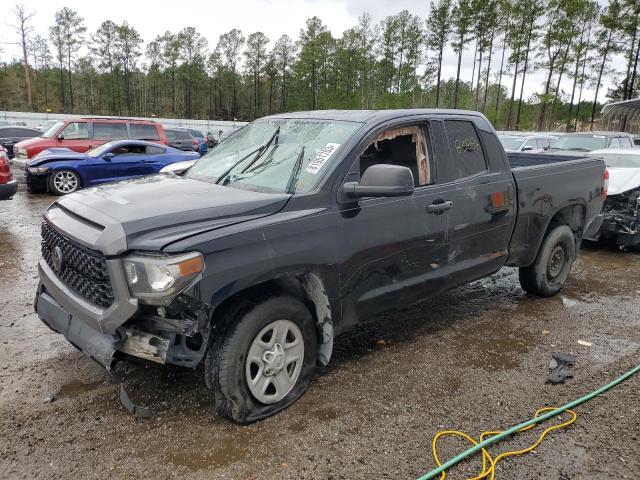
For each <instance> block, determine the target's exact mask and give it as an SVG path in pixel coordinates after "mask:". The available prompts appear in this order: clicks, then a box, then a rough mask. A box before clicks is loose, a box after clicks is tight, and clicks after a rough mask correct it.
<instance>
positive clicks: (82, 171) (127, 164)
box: [26, 140, 200, 195]
mask: <svg viewBox="0 0 640 480" xmlns="http://www.w3.org/2000/svg"><path fill="white" fill-rule="evenodd" d="M198 158H200V155H199V154H198V153H196V152H185V151H182V150H178V149H176V148H172V147H168V146H166V145H159V144H157V143H151V142H145V141H142V140H116V141H113V142H109V143H105V144H103V145H100V146H99V147H96V148H94V149H93V150H89V151H88V152H86V153H78V152H74V151H73V150H70V149H68V148H49V149H47V150H44V151H43V152H40V153H39V154H38V155H36V156H35V157H34V158H32V159H31V160H29V162H27V171H26V178H27V188H28V189H29V191H33V192H38V191H40V192H47V191H50V192H53V193H55V194H56V195H66V194H67V193H72V192H75V191H76V190H79V189H80V188H83V187H92V186H94V185H98V184H100V183H105V182H113V181H116V180H124V179H127V178H134V177H140V176H143V175H151V174H154V173H158V172H159V171H160V170H161V169H162V168H163V167H166V166H167V165H170V164H172V163H175V162H183V161H185V160H196V159H198Z"/></svg>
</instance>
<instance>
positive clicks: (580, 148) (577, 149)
mask: <svg viewBox="0 0 640 480" xmlns="http://www.w3.org/2000/svg"><path fill="white" fill-rule="evenodd" d="M567 150H571V151H572V152H590V151H591V150H589V149H588V148H582V147H571V148H567Z"/></svg>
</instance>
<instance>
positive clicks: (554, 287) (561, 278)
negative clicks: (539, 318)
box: [520, 225, 576, 297]
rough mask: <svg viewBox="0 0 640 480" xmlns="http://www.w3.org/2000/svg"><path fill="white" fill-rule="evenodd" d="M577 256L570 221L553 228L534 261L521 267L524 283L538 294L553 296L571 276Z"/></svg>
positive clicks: (528, 288) (529, 291) (523, 284)
mask: <svg viewBox="0 0 640 480" xmlns="http://www.w3.org/2000/svg"><path fill="white" fill-rule="evenodd" d="M575 259H576V240H575V237H574V236H573V232H572V231H571V229H570V228H569V227H567V226H566V225H561V226H559V227H556V228H554V229H553V230H551V231H550V232H549V233H548V234H547V236H546V237H545V239H544V240H543V242H542V245H541V246H540V251H539V252H538V256H537V257H536V260H535V262H534V263H533V265H530V266H528V267H522V268H520V285H521V286H522V288H523V289H524V290H525V291H526V292H528V293H532V294H534V295H539V296H541V297H552V296H553V295H555V294H557V293H558V292H559V291H560V290H562V287H563V286H564V283H565V282H566V280H567V277H568V276H569V272H570V271H571V267H572V266H573V262H574V261H575Z"/></svg>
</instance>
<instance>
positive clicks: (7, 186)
mask: <svg viewBox="0 0 640 480" xmlns="http://www.w3.org/2000/svg"><path fill="white" fill-rule="evenodd" d="M16 190H18V182H17V181H16V180H14V178H13V175H11V168H9V156H8V155H7V151H6V150H5V148H4V147H3V146H1V145H0V200H7V199H9V198H11V197H12V196H13V194H14V193H16Z"/></svg>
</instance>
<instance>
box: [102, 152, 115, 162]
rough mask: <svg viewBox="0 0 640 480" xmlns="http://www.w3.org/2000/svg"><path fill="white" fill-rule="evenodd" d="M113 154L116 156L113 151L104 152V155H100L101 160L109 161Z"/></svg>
mask: <svg viewBox="0 0 640 480" xmlns="http://www.w3.org/2000/svg"><path fill="white" fill-rule="evenodd" d="M115 156H116V154H115V153H113V152H107V153H105V154H104V155H102V159H103V160H106V161H111V159H112V158H113V157H115Z"/></svg>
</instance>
